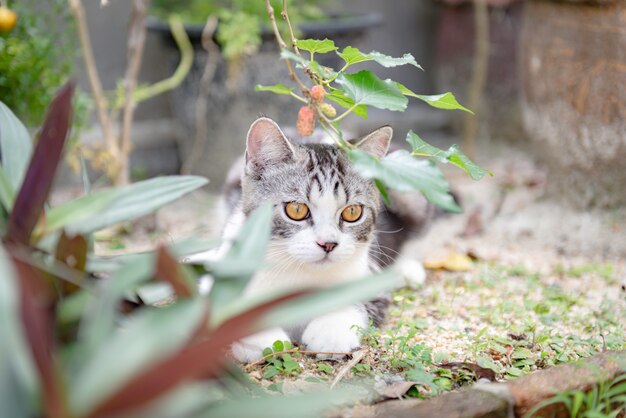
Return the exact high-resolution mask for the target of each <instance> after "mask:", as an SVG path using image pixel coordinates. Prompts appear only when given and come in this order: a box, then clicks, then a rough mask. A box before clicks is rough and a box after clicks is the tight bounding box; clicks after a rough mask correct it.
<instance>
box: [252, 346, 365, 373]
mask: <svg viewBox="0 0 626 418" xmlns="http://www.w3.org/2000/svg"><path fill="white" fill-rule="evenodd" d="M290 353H300V354H308V355H311V356H315V355H318V354H322V355H329V356H330V355H336V354H339V355H342V356H351V355H354V354H356V353H349V352H343V351H306V350H300V349H299V348H292V349H291V350H283V351H277V352H274V353H272V354H268V355H266V356H263V357H261V358H260V359H258V360H257V361H255V362H253V363H250V364H248V365H247V366H246V368H248V369H250V368H252V367H254V366H257V365H259V364H262V363H264V362H265V360H267V359H268V358H270V357H273V356H277V355H280V354H290ZM357 353H358V351H357Z"/></svg>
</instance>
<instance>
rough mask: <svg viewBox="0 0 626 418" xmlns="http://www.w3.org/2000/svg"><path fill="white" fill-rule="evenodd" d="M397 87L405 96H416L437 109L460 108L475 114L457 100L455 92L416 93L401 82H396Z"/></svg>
mask: <svg viewBox="0 0 626 418" xmlns="http://www.w3.org/2000/svg"><path fill="white" fill-rule="evenodd" d="M396 87H398V89H400V91H401V92H402V94H404V95H405V96H410V97H415V98H418V99H420V100H423V101H425V102H426V103H428V104H429V105H430V106H432V107H436V108H437V109H446V110H455V109H459V110H463V111H465V112H468V113H471V114H472V115H473V114H474V112H472V111H471V110H469V109H468V108H466V107H464V106H462V105H461V104H460V103H459V102H458V101H457V100H456V97H454V94H452V93H450V92H447V93H443V94H435V95H430V96H429V95H424V94H416V93H414V92H412V91H411V90H410V89H408V88H407V87H406V86H404V85H402V84H400V83H396Z"/></svg>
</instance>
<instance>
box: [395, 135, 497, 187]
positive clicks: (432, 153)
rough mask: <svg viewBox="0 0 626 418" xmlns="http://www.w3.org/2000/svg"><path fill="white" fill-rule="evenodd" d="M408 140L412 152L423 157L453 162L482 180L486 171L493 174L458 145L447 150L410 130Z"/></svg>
mask: <svg viewBox="0 0 626 418" xmlns="http://www.w3.org/2000/svg"><path fill="white" fill-rule="evenodd" d="M406 142H408V143H409V144H410V145H411V148H412V150H413V151H412V154H413V155H419V156H423V157H432V158H434V159H435V160H437V161H439V162H440V163H451V164H454V165H456V166H457V167H459V168H461V169H462V170H463V171H465V172H466V173H467V174H469V175H470V177H471V178H472V179H474V180H480V179H481V178H483V176H484V175H485V173H489V175H491V176H493V173H492V172H491V171H488V170H485V169H484V168H482V167H480V166H479V165H477V164H475V163H474V162H473V161H471V160H470V159H469V158H468V157H467V156H466V155H465V154H463V153H462V152H461V151H460V150H459V148H458V147H457V146H456V145H452V146H451V147H450V148H448V150H447V151H444V150H442V149H440V148H437V147H435V146H433V145H430V144H428V143H427V142H426V141H424V140H423V139H422V138H420V137H419V135H417V134H416V133H415V132H413V131H409V133H408V134H407V136H406Z"/></svg>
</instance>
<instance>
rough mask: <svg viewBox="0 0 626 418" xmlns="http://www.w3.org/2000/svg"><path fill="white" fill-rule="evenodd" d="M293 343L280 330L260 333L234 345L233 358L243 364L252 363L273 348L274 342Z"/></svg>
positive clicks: (274, 329)
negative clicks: (266, 350)
mask: <svg viewBox="0 0 626 418" xmlns="http://www.w3.org/2000/svg"><path fill="white" fill-rule="evenodd" d="M276 340H278V341H291V339H290V338H289V336H288V335H287V333H285V331H283V330H282V329H280V328H272V329H268V330H266V331H262V332H259V333H257V334H254V335H251V336H249V337H246V338H242V339H241V340H239V341H237V342H236V343H233V345H231V347H230V349H231V352H232V353H233V356H234V357H235V358H236V359H237V360H239V361H240V362H242V363H251V362H253V361H256V360H258V359H260V358H261V357H263V350H264V349H265V348H266V347H271V346H272V344H274V341H276Z"/></svg>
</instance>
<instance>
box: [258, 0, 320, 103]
mask: <svg viewBox="0 0 626 418" xmlns="http://www.w3.org/2000/svg"><path fill="white" fill-rule="evenodd" d="M265 10H266V11H267V15H268V16H269V18H270V23H271V24H272V30H273V31H274V36H275V37H276V42H278V47H279V48H280V49H281V50H282V49H287V44H286V43H285V40H284V39H283V37H282V36H281V35H280V31H279V30H278V24H277V23H276V16H274V8H273V7H272V5H271V4H270V0H265ZM285 62H286V63H287V70H288V71H289V77H290V78H291V79H292V80H293V81H295V82H296V84H298V86H299V87H300V90H302V92H303V93H304V92H308V91H309V89H308V88H307V87H306V86H305V85H304V83H302V81H300V79H299V78H298V76H297V75H296V72H295V71H294V70H293V66H292V65H291V62H290V61H289V60H288V59H287V60H285ZM305 96H306V94H305Z"/></svg>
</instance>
